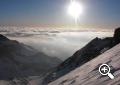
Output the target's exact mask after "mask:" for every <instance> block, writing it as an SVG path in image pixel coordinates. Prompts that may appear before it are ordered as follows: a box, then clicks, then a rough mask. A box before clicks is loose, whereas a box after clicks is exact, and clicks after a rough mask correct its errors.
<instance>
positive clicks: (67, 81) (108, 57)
mask: <svg viewBox="0 0 120 85" xmlns="http://www.w3.org/2000/svg"><path fill="white" fill-rule="evenodd" d="M103 63H106V64H108V65H109V66H110V67H111V73H112V74H113V75H114V76H115V79H113V80H111V79H110V78H109V77H108V76H103V75H101V74H100V73H99V71H98V68H99V66H100V65H101V64H103ZM49 85H120V44H119V45H117V46H115V47H113V48H112V49H110V50H108V51H106V52H105V53H103V54H101V55H100V56H98V57H96V58H95V59H93V60H91V61H89V62H88V63H86V64H84V65H83V66H81V67H78V68H77V69H75V70H73V71H71V72H70V73H68V74H66V75H65V76H63V77H61V78H59V79H57V80H56V81H53V82H51V83H50V84H49Z"/></svg>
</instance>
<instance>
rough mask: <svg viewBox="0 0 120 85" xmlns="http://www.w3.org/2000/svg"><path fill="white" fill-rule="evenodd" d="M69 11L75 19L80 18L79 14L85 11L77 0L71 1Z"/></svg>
mask: <svg viewBox="0 0 120 85" xmlns="http://www.w3.org/2000/svg"><path fill="white" fill-rule="evenodd" d="M68 13H69V15H70V16H72V17H73V18H74V19H75V20H76V19H78V18H79V16H80V15H81V14H82V13H83V6H82V4H80V3H79V2H77V1H71V3H70V5H69V7H68Z"/></svg>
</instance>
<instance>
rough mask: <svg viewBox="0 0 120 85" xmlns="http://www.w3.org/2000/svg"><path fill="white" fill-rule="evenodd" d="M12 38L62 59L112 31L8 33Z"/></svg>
mask: <svg viewBox="0 0 120 85" xmlns="http://www.w3.org/2000/svg"><path fill="white" fill-rule="evenodd" d="M5 35H6V36H7V37H9V38H10V39H14V40H17V41H19V42H22V43H24V44H27V45H30V46H32V47H34V48H35V49H38V50H39V51H42V52H44V53H45V54H47V55H49V56H53V57H58V58H60V59H62V60H64V59H66V58H68V57H70V56H71V55H72V54H73V53H74V52H75V51H77V50H78V49H80V48H82V47H83V46H84V45H85V44H87V43H88V42H89V41H91V40H92V39H93V38H95V37H100V38H102V37H109V36H112V32H95V31H94V32H89V31H86V32H85V31H79V32H58V31H54V32H46V31H41V32H37V33H8V34H5Z"/></svg>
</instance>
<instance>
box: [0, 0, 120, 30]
mask: <svg viewBox="0 0 120 85" xmlns="http://www.w3.org/2000/svg"><path fill="white" fill-rule="evenodd" d="M78 1H79V2H80V3H82V4H83V6H84V12H83V14H82V15H81V16H80V19H79V24H81V25H91V26H92V25H93V26H98V27H99V26H104V27H111V28H112V27H117V26H119V24H120V0H78ZM69 2H70V0H0V24H25V25H31V24H32V25H39V24H52V25H54V24H74V20H73V19H72V18H71V17H70V16H69V15H68V14H67V7H68V5H69Z"/></svg>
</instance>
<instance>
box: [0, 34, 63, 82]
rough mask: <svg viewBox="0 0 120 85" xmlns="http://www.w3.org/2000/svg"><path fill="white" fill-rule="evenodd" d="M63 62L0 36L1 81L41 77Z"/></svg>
mask: <svg viewBox="0 0 120 85" xmlns="http://www.w3.org/2000/svg"><path fill="white" fill-rule="evenodd" d="M60 62H61V60H59V59H57V58H54V57H49V56H47V55H45V54H44V53H42V52H38V51H37V50H35V49H33V48H31V47H30V46H27V45H24V44H22V43H19V42H18V41H15V40H9V39H8V38H7V37H5V36H3V35H0V80H12V79H14V78H23V77H28V76H40V75H42V74H44V73H46V72H48V71H49V70H50V69H52V68H54V67H55V66H56V65H58V64H59V63H60Z"/></svg>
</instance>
